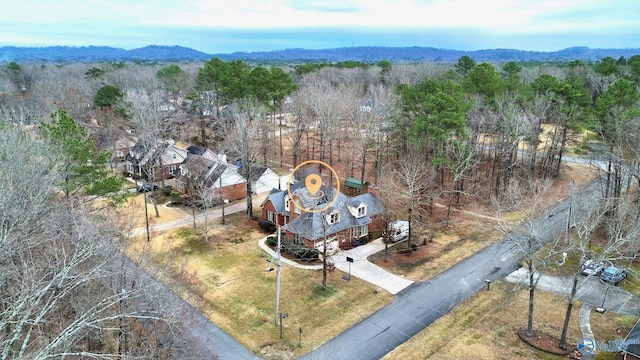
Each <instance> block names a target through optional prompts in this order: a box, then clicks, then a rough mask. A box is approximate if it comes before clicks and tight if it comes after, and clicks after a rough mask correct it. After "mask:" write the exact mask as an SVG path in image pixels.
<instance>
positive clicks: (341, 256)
mask: <svg viewBox="0 0 640 360" xmlns="http://www.w3.org/2000/svg"><path fill="white" fill-rule="evenodd" d="M266 240H267V238H262V239H260V240H258V246H259V247H260V248H261V249H262V250H264V251H265V252H267V253H268V254H269V255H271V256H272V257H275V256H276V254H275V252H274V251H273V250H272V249H271V248H270V247H269V246H268V245H267V244H266ZM382 250H384V242H383V241H382V238H378V239H376V240H374V241H372V242H370V243H368V244H366V245H361V246H358V247H355V248H353V249H350V250H344V251H340V252H338V253H337V254H335V255H333V256H331V257H329V259H330V260H331V262H333V264H334V265H335V267H336V268H337V269H339V270H342V271H344V272H346V273H350V274H351V276H355V277H357V278H359V279H362V280H364V281H366V282H368V283H370V284H373V285H375V286H378V287H380V288H382V289H385V290H387V291H388V292H390V293H391V294H392V295H395V294H397V293H398V292H400V291H401V290H403V289H404V288H406V287H408V286H409V285H411V284H413V281H411V280H407V279H405V278H403V277H400V276H397V275H394V274H392V273H390V272H388V271H386V270H384V269H382V268H381V267H379V266H377V265H374V264H372V263H370V262H369V260H367V257H369V255H372V254H375V253H378V252H380V251H382ZM347 257H350V258H352V259H353V263H351V268H350V269H349V262H347ZM281 259H282V260H281V261H282V263H284V264H286V265H289V266H293V267H296V268H299V269H307V270H320V269H322V264H314V265H303V264H299V263H297V262H295V261H292V260H289V259H286V258H284V257H282V258H281Z"/></svg>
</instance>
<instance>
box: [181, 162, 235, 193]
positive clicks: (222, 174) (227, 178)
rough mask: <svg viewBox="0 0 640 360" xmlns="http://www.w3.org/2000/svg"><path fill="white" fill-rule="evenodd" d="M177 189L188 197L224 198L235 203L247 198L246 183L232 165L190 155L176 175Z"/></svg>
mask: <svg viewBox="0 0 640 360" xmlns="http://www.w3.org/2000/svg"><path fill="white" fill-rule="evenodd" d="M176 189H177V190H178V191H179V192H181V193H182V194H184V195H186V196H195V197H198V198H203V197H206V196H213V197H222V198H223V199H225V200H229V201H234V200H239V199H244V198H245V197H246V181H245V179H244V178H243V177H242V176H241V175H240V174H238V169H237V168H236V167H235V166H234V165H231V164H227V163H222V162H216V161H212V160H210V159H207V158H205V157H203V156H199V155H194V154H189V155H188V156H187V158H186V159H185V160H184V162H183V163H182V164H181V165H180V169H179V172H178V174H177V175H176Z"/></svg>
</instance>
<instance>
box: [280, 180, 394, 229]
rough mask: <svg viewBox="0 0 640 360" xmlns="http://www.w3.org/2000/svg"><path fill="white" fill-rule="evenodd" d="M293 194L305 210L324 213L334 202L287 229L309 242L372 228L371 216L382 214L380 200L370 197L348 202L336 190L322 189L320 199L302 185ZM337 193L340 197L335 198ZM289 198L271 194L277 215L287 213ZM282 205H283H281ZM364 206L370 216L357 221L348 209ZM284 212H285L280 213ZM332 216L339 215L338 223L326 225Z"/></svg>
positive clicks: (302, 215) (298, 184) (295, 185)
mask: <svg viewBox="0 0 640 360" xmlns="http://www.w3.org/2000/svg"><path fill="white" fill-rule="evenodd" d="M291 187H293V189H292V190H291V192H292V196H296V195H297V196H296V198H298V199H299V201H301V205H302V206H303V207H304V208H305V209H310V210H322V209H323V208H324V207H326V205H327V203H328V202H329V201H331V200H333V199H334V195H335V202H334V203H333V204H331V205H330V206H329V207H328V208H327V209H326V210H322V211H318V212H305V211H303V213H302V214H301V215H300V216H298V217H296V218H294V219H293V220H291V221H290V222H289V223H287V224H286V225H285V226H284V228H285V229H286V230H288V231H290V232H292V233H295V234H298V235H300V236H303V237H305V238H307V239H309V240H318V239H321V238H323V237H325V236H331V235H333V234H336V233H339V232H341V231H344V230H347V229H350V228H352V227H354V226H361V225H366V224H369V223H370V222H371V220H372V218H371V217H372V216H375V215H378V214H380V213H382V209H383V207H382V203H381V202H380V200H379V199H378V198H377V197H375V195H373V194H371V193H367V194H362V195H358V196H356V197H354V198H348V197H347V196H346V195H344V194H343V193H341V192H338V191H337V189H335V188H334V187H331V186H326V185H322V187H321V188H320V191H321V192H322V193H320V192H318V193H317V194H320V196H315V195H316V194H311V192H310V191H309V190H308V189H307V188H306V187H305V186H304V183H303V182H301V181H300V182H298V183H296V184H292V185H291ZM336 192H337V194H336ZM286 194H287V191H285V190H275V189H274V190H272V191H271V193H270V194H269V199H270V200H272V203H273V204H274V207H275V209H276V211H278V212H283V211H284V198H285V195H286ZM281 203H282V205H281ZM361 204H366V205H367V214H366V215H365V216H361V217H357V216H354V215H353V214H352V213H351V212H350V211H349V208H348V207H349V206H354V207H357V206H360V205H361ZM280 209H282V210H280ZM331 214H339V215H338V220H337V221H336V222H335V223H333V224H329V223H328V222H327V216H330V215H331Z"/></svg>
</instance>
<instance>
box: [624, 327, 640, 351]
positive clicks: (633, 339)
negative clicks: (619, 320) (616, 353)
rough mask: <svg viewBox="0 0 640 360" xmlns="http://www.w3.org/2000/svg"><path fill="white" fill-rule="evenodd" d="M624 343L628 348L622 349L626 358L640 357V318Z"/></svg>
mask: <svg viewBox="0 0 640 360" xmlns="http://www.w3.org/2000/svg"><path fill="white" fill-rule="evenodd" d="M623 343H624V344H625V345H626V348H624V349H622V355H623V358H624V360H631V359H633V360H638V359H640V320H639V321H638V322H636V324H635V325H634V326H633V328H632V329H631V331H629V334H627V337H626V338H624V342H623Z"/></svg>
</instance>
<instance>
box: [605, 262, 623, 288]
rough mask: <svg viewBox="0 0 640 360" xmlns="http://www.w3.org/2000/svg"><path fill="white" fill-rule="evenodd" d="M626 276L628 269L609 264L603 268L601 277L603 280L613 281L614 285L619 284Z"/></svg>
mask: <svg viewBox="0 0 640 360" xmlns="http://www.w3.org/2000/svg"><path fill="white" fill-rule="evenodd" d="M626 278H627V270H625V269H623V268H619V267H616V266H613V265H611V266H607V268H606V269H604V270H602V273H601V274H600V279H601V280H602V281H604V282H608V283H612V284H613V285H618V283H620V281H622V280H624V279H626Z"/></svg>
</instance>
